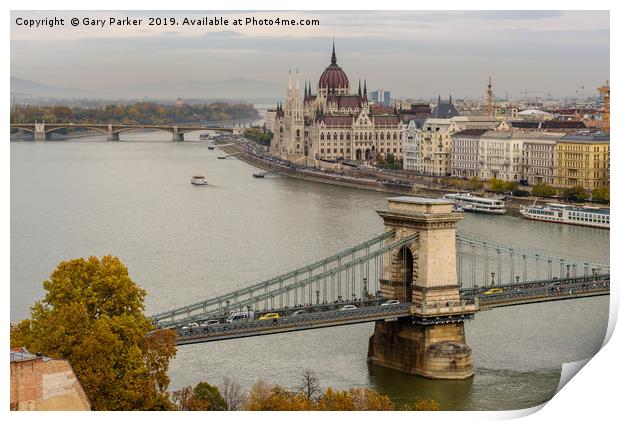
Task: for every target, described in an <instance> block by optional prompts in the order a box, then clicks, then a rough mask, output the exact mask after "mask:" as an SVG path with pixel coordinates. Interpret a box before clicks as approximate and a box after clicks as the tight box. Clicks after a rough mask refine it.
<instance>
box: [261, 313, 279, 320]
mask: <svg viewBox="0 0 620 421" xmlns="http://www.w3.org/2000/svg"><path fill="white" fill-rule="evenodd" d="M279 318H280V315H279V314H278V313H267V314H263V315H262V316H260V317H259V318H258V320H270V319H279Z"/></svg>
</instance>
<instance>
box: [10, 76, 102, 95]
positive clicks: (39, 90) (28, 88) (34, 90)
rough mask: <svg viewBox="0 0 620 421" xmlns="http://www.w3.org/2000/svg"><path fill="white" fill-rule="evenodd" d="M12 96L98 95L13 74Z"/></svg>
mask: <svg viewBox="0 0 620 421" xmlns="http://www.w3.org/2000/svg"><path fill="white" fill-rule="evenodd" d="M11 96H15V97H17V98H20V97H26V98H28V97H52V98H87V97H96V96H98V95H97V94H96V93H95V92H89V91H83V90H81V89H74V88H66V87H63V86H52V85H44V84H42V83H38V82H33V81H32V80H27V79H21V78H17V77H13V76H11Z"/></svg>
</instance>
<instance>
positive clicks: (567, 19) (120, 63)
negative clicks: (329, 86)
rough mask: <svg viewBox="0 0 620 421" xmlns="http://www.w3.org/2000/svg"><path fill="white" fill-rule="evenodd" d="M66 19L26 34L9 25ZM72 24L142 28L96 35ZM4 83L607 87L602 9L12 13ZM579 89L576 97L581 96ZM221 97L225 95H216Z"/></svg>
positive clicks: (153, 92)
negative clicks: (203, 21)
mask: <svg viewBox="0 0 620 421" xmlns="http://www.w3.org/2000/svg"><path fill="white" fill-rule="evenodd" d="M215 16H221V17H224V18H227V19H229V25H227V26H217V27H214V26H209V27H204V26H183V25H176V26H170V25H168V26H160V27H158V26H148V25H146V23H147V22H148V17H160V18H164V17H165V18H170V17H174V18H176V19H178V20H182V19H183V18H184V17H187V18H190V19H197V18H201V17H215ZM53 17H58V18H64V19H65V23H66V24H65V26H57V27H53V28H47V27H43V28H28V27H24V26H19V25H17V24H16V19H17V18H25V19H44V18H53ZM73 17H77V18H79V19H80V21H82V19H83V18H90V19H105V20H106V21H107V20H108V19H109V18H110V17H115V18H117V19H120V18H123V17H130V18H132V19H143V22H142V25H140V26H131V27H116V26H114V27H110V26H108V25H106V26H105V27H103V28H97V27H93V26H88V27H86V26H84V25H83V24H82V23H80V25H79V26H77V27H72V26H71V25H69V24H68V22H69V20H70V19H71V18H73ZM246 17H255V18H257V19H261V18H270V19H275V18H277V17H280V18H285V19H291V18H294V19H299V18H304V19H319V21H320V25H319V26H306V27H300V26H296V27H282V26H280V27H278V26H271V27H265V26H262V27H261V26H246V25H244V26H234V25H232V24H231V22H232V21H233V20H234V19H235V18H243V19H245V18H246ZM11 21H12V24H11V76H12V77H17V78H22V79H28V80H31V81H35V82H38V83H42V84H46V85H53V86H62V87H70V88H74V89H80V90H83V91H86V92H89V93H92V94H93V95H95V96H96V94H101V95H103V94H105V95H106V96H109V97H110V96H112V97H118V98H133V97H144V96H147V97H151V98H176V97H177V96H180V97H194V98H195V97H205V98H206V97H212V96H215V97H218V96H219V97H222V96H227V97H231V98H233V97H244V98H256V97H266V96H269V97H276V98H278V97H279V98H282V97H284V96H285V94H286V86H287V78H288V72H289V70H292V71H293V72H295V70H296V69H298V71H299V75H300V79H301V83H302V86H303V83H304V81H306V80H308V81H311V83H312V85H313V90H314V89H316V83H317V81H318V79H319V77H320V75H321V73H322V71H323V69H324V68H325V67H326V66H328V65H329V62H330V55H331V48H332V40H334V39H335V43H336V53H337V56H338V64H339V65H340V66H341V67H342V68H343V69H344V71H345V72H346V73H347V75H348V78H349V81H350V84H351V85H352V86H353V87H355V88H356V87H357V82H358V80H359V79H360V78H361V79H364V78H365V79H366V80H367V83H368V88H369V90H374V89H378V88H382V89H386V90H389V91H391V92H392V96H393V97H399V98H432V97H436V96H437V95H442V96H445V97H447V96H448V95H450V94H452V95H453V96H454V97H457V98H463V97H467V98H482V97H484V95H485V94H486V84H487V80H488V77H489V76H491V77H492V78H493V85H494V91H495V94H496V96H497V97H504V96H505V95H506V94H508V95H509V97H510V98H522V97H523V96H524V95H525V94H524V92H525V91H527V92H528V96H529V97H534V96H539V97H541V98H547V97H548V96H552V97H561V96H575V94H576V93H579V94H582V95H594V94H595V92H596V87H597V86H600V85H601V84H602V82H603V81H604V80H606V79H609V65H610V62H609V53H610V32H609V27H610V24H609V12H606V11H465V12H448V11H436V12H433V11H360V12H354V11H323V12H313V11H303V12H302V11H300V12H269V11H260V12H244V11H230V12H222V11H216V12H191V11H182V12H180V11H179V12H166V11H154V12H142V11H140V12H137V11H133V12H132V11H123V12H94V11H79V12H71V11H61V12H56V11H55V12H33V11H24V12H20V11H12V12H11ZM582 87H583V88H582ZM223 93H226V94H227V95H224V94H223Z"/></svg>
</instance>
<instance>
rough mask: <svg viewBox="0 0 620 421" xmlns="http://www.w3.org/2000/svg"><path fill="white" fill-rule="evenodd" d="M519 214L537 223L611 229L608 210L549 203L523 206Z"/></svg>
mask: <svg viewBox="0 0 620 421" xmlns="http://www.w3.org/2000/svg"><path fill="white" fill-rule="evenodd" d="M519 212H521V215H523V216H524V217H526V218H529V219H535V220H537V221H547V222H559V223H562V224H571V225H583V226H586V227H596V228H606V229H609V209H608V208H595V207H590V206H574V205H565V204H561V203H549V204H548V205H536V204H533V205H532V206H527V207H526V206H523V207H521V210H520V211H519Z"/></svg>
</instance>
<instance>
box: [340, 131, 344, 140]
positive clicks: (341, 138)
mask: <svg viewBox="0 0 620 421" xmlns="http://www.w3.org/2000/svg"><path fill="white" fill-rule="evenodd" d="M340 140H344V133H343V132H340Z"/></svg>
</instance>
